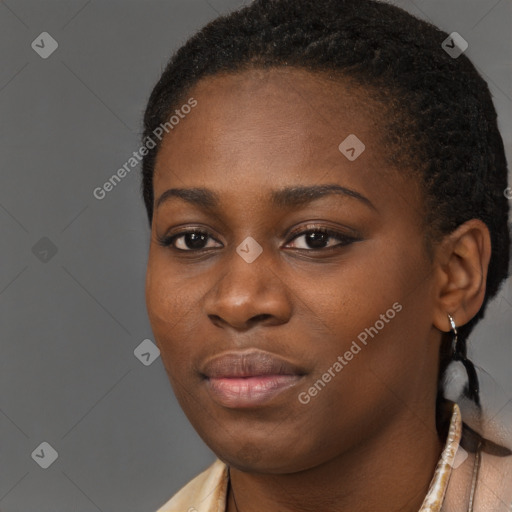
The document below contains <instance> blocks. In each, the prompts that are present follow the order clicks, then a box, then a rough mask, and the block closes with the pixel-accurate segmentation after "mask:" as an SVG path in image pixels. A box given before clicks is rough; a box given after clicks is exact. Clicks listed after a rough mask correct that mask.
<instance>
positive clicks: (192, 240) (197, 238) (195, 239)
mask: <svg viewBox="0 0 512 512" xmlns="http://www.w3.org/2000/svg"><path fill="white" fill-rule="evenodd" d="M206 238H207V235H205V234H204V233H186V234H185V244H186V246H187V247H188V248H189V249H202V248H203V246H204V242H205V240H206Z"/></svg>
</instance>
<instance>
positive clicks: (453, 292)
mask: <svg viewBox="0 0 512 512" xmlns="http://www.w3.org/2000/svg"><path fill="white" fill-rule="evenodd" d="M490 259H491V236H490V234H489V229H488V227H487V226H486V225H485V224H484V223H483V222H482V221H481V220H478V219H472V220H469V221H467V222H465V223H464V224H462V225H461V226H459V227H458V228H457V229H456V230H455V231H453V232H452V233H450V234H449V235H447V236H446V237H445V238H444V239H443V241H442V242H441V244H440V245H439V246H438V248H437V250H436V253H435V262H434V268H435V272H436V276H437V279H436V290H435V296H436V305H435V310H434V319H433V323H434V325H435V326H436V327H437V328H438V329H439V330H440V331H444V332H448V331H450V329H451V326H450V322H449V320H448V313H449V314H450V315H451V316H452V317H453V319H454V321H455V325H457V326H461V325H464V324H466V323H468V322H469V321H470V320H471V319H472V318H473V317H474V316H475V315H476V314H477V313H478V311H479V310H480V308H481V306H482V304H483V301H484V298H485V290H486V282H487V269H488V266H489V261H490Z"/></svg>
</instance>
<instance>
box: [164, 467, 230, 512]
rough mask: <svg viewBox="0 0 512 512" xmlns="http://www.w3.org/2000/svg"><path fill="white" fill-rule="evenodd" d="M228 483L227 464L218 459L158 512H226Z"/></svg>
mask: <svg viewBox="0 0 512 512" xmlns="http://www.w3.org/2000/svg"><path fill="white" fill-rule="evenodd" d="M227 485H228V476H227V466H226V464H224V462H222V461H220V460H219V459H217V460H216V461H215V462H214V463H213V464H212V465H211V466H210V467H209V468H208V469H206V470H205V471H203V472H202V473H200V474H199V475H197V476H196V477H195V478H194V479H193V480H191V481H190V482H189V483H188V484H187V485H185V486H184V487H182V488H181V489H180V490H179V491H178V492H177V493H176V494H175V495H174V496H173V497H172V498H171V499H170V500H169V501H167V502H166V503H164V505H162V507H161V508H159V509H158V510H157V511H156V512H224V511H225V508H226V492H227Z"/></svg>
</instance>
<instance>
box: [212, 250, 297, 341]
mask: <svg viewBox="0 0 512 512" xmlns="http://www.w3.org/2000/svg"><path fill="white" fill-rule="evenodd" d="M291 298H292V293H291V290H290V289H289V287H288V286H287V285H286V283H285V281H284V280H283V277H282V276H280V275H279V269H278V265H277V263H276V261H275V260H274V259H273V257H272V255H271V254H270V251H265V250H264V251H263V252H262V253H261V255H260V256H259V257H258V258H257V259H256V260H254V261H252V262H251V263H248V262H247V261H245V260H244V259H243V258H242V257H241V256H240V255H239V254H238V253H237V252H236V251H235V250H233V253H232V255H230V256H229V257H227V256H226V260H225V261H224V263H223V268H222V270H221V277H220V278H219V279H217V280H216V281H215V284H214V285H213V287H212V288H211V289H210V290H209V291H208V293H207V295H206V297H205V303H204V304H205V311H206V314H207V315H208V317H209V319H210V320H211V321H212V323H214V324H215V325H217V326H218V327H231V328H233V329H236V330H239V331H244V330H248V329H250V328H251V327H253V326H254V325H256V324H263V325H268V326H270V325H280V324H283V323H286V322H288V320H289V319H290V315H291V312H292V301H291Z"/></svg>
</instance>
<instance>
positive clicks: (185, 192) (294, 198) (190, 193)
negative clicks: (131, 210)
mask: <svg viewBox="0 0 512 512" xmlns="http://www.w3.org/2000/svg"><path fill="white" fill-rule="evenodd" d="M332 194H339V195H342V196H346V197H351V198H354V199H357V200H358V201H360V202H362V203H363V204H365V205H366V206H368V207H369V208H371V209H372V210H375V211H377V208H375V206H374V205H373V203H372V202H371V201H370V200H369V199H368V198H367V197H365V196H363V195H361V194H360V193H359V192H356V191H355V190H351V189H349V188H346V187H342V186H340V185H335V184H327V185H312V186H307V187H301V186H296V187H288V188H284V189H280V190H274V191H272V193H271V196H270V201H271V204H272V205H273V206H276V207H279V208H293V207H297V206H302V205H304V204H307V203H310V202H312V201H314V200H316V199H320V198H321V197H325V196H328V195H332ZM174 197H177V198H181V199H183V200H184V201H187V202H188V203H191V204H194V205H196V206H199V207H202V208H204V209H210V210H211V209H214V208H216V207H218V205H219V204H220V198H219V196H218V194H216V193H215V192H213V191H212V190H209V189H206V188H170V189H168V190H166V191H165V192H163V193H162V195H161V196H160V197H159V198H158V199H157V201H156V205H155V209H157V208H158V207H159V206H160V205H162V204H163V203H165V202H167V201H169V200H170V199H171V198H174Z"/></svg>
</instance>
